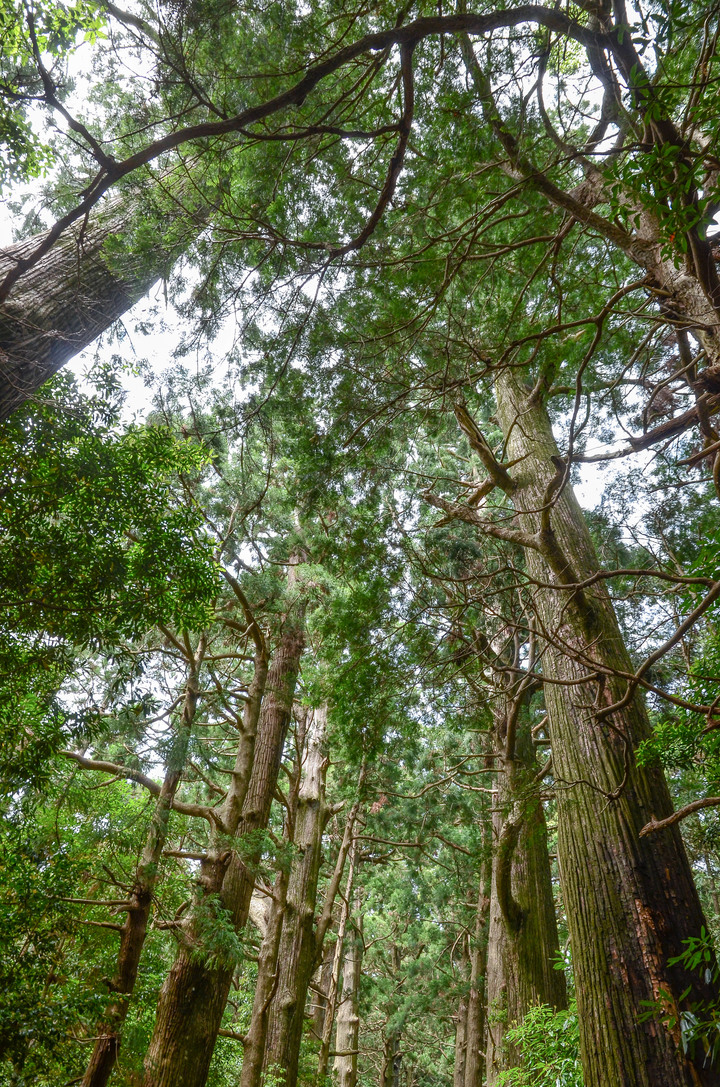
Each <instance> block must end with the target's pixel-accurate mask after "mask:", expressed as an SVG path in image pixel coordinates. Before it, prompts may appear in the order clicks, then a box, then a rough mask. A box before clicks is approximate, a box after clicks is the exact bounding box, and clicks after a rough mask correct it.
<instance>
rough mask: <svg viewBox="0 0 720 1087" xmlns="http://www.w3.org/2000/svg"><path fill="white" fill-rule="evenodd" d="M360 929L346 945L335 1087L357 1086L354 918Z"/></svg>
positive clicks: (357, 941) (359, 948)
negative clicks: (355, 928) (355, 925)
mask: <svg viewBox="0 0 720 1087" xmlns="http://www.w3.org/2000/svg"><path fill="white" fill-rule="evenodd" d="M357 905H358V904H357V903H356V909H357ZM357 917H358V919H357V925H358V926H359V927H358V928H357V930H356V932H354V933H353V936H352V938H351V939H350V940H348V941H347V942H346V944H345V957H344V961H343V975H342V977H343V981H342V999H341V1001H340V1004H339V1005H338V1010H337V1024H336V1029H335V1052H336V1056H335V1064H334V1069H335V1071H336V1072H337V1082H338V1087H356V1085H357V1081H358V1044H359V1041H360V1014H359V1011H358V995H359V992H360V976H361V971H362V953H363V940H362V917H361V916H360V915H359V913H358V915H357Z"/></svg>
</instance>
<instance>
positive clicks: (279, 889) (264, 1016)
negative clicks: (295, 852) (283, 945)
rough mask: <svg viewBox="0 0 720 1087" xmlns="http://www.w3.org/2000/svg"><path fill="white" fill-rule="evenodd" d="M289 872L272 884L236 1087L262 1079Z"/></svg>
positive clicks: (252, 1086)
mask: <svg viewBox="0 0 720 1087" xmlns="http://www.w3.org/2000/svg"><path fill="white" fill-rule="evenodd" d="M289 877H290V873H289V871H288V870H287V868H282V869H281V870H280V872H279V873H278V877H277V879H276V880H275V885H274V887H273V900H272V903H271V906H270V911H269V914H268V918H267V924H266V929H265V933H264V935H263V941H262V944H261V946H260V955H259V958H258V972H257V984H256V985H255V996H254V999H253V1009H252V1016H251V1019H250V1028H249V1030H248V1032H247V1034H246V1036H245V1044H244V1045H243V1062H242V1072H241V1076H240V1087H256V1085H257V1084H259V1083H260V1082H261V1080H262V1069H263V1058H264V1056H265V1038H266V1037H267V1023H268V1015H269V1010H270V1004H271V1001H272V998H273V996H274V995H275V991H276V988H277V980H278V975H277V966H278V953H279V951H280V936H281V934H282V927H283V916H284V913H285V903H286V901H287V888H288V880H289Z"/></svg>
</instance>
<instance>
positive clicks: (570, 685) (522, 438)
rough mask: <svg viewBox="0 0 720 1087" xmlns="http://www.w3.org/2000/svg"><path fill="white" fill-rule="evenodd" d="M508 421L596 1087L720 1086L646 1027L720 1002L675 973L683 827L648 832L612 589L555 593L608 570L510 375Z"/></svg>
mask: <svg viewBox="0 0 720 1087" xmlns="http://www.w3.org/2000/svg"><path fill="white" fill-rule="evenodd" d="M496 391H497V403H498V417H499V420H500V423H501V426H502V429H503V431H504V433H505V435H506V439H507V447H508V455H509V458H510V459H511V460H514V459H516V458H519V463H518V464H517V465H516V466H515V467H514V468H513V470H512V475H513V478H514V480H515V481H516V489H515V491H514V493H513V495H512V499H513V502H514V505H515V508H516V510H517V511H518V512H519V514H520V517H519V522H520V525H521V527H522V529H523V530H524V531H525V532H527V533H533V534H534V541H535V547H529V546H528V547H527V550H526V554H527V563H528V569H529V572H530V574H531V576H532V577H533V578H535V579H536V580H537V581H538V582H541V583H545V584H549V585H550V587H549V588H544V587H542V586H538V587H536V589H535V591H534V597H535V604H536V608H537V612H538V616H539V619H540V622H541V624H542V628H543V629H542V632H541V633H542V635H543V638H544V640H545V649H544V652H543V674H544V676H545V698H546V704H547V708H548V714H549V728H550V736H551V740H552V750H553V759H554V771H555V777H556V781H557V785H558V813H559V840H558V854H559V863H560V874H561V880H562V886H563V897H564V900H565V905H566V909H567V917H568V925H569V929H570V936H571V943H572V951H573V959H574V965H575V974H576V981H577V992H578V1009H579V1016H580V1023H581V1047H582V1058H583V1069H584V1075H585V1083H586V1085H587V1087H657V1085H658V1084H662V1085H663V1087H690V1085H691V1084H694V1085H697V1084H703V1085H711V1084H718V1083H720V1074H719V1073H718V1072H717V1071H714V1070H708V1069H705V1068H703V1067H702V1064H703V1061H702V1056H698V1057H697V1059H696V1060H695V1061H693V1060H691V1059H688V1058H687V1057H686V1056H685V1055H684V1054H683V1052H682V1048H681V1045H680V1039H679V1036H678V1035H679V1032H678V1031H677V1030H675V1031H671V1030H669V1029H668V1028H667V1027H665V1026H664V1025H662V1024H661V1023H660V1022H659V1021H658V1020H657V1019H655V1018H650V1019H647V1020H646V1021H645V1022H640V1021H639V1020H640V1015H641V1014H642V1011H643V1007H644V1006H643V1001H651V1002H655V1001H658V1000H664V999H665V998H664V997H662V996H661V993H662V992H667V993H668V994H670V997H669V1003H670V1007H669V1008H668V1011H669V1012H672V1011H673V1010H676V1007H677V1002H678V1001H679V999H680V996H681V994H682V993H683V991H684V990H685V989H686V987H688V986H689V987H690V996H689V998H688V1000H690V1001H692V1000H706V999H709V998H712V999H715V1000H717V993H716V992H715V991H714V990H713V989H711V988H710V987H709V986H706V985H704V984H703V983H702V979H701V978H699V977H698V976H696V975H694V974H689V973H688V972H687V971H685V970H684V969H683V968H682V967H681V966H679V965H678V966H675V967H669V966H668V959H669V958H671V957H673V956H676V955H678V954H679V953H680V952H681V951H682V950H683V946H682V942H683V940H685V939H687V938H688V937H690V936H697V935H698V934H699V932H700V929H701V927H702V925H703V924H704V923H705V922H704V918H703V914H702V909H701V907H700V902H699V900H698V896H697V893H696V890H695V887H694V884H693V880H692V875H691V872H690V867H689V864H688V861H687V857H686V854H685V850H684V847H683V844H682V841H681V838H680V834H679V832H678V829H677V827H676V826H675V827H672V828H670V829H668V830H666V831H664V832H663V833H662V835H656V836H655V838H654V839H653V840H652V841H651V840H650V839H648V838H640V837H639V831H640V828H641V827H642V826H644V825H645V823H647V822H648V821H649V820H650V819H651V818H652V817H659V818H660V817H662V816H664V815H667V814H669V812H670V811H671V803H670V798H669V794H668V789H667V785H666V783H665V780H664V778H663V775H662V773H661V772H660V771H659V770H657V769H642V768H640V767H638V766H637V765H636V763H635V759H634V754H633V753H634V749H635V747H636V745H637V743H638V741H640V740H642V739H643V738H644V737H645V736H647V735H648V731H649V724H648V719H647V713H646V710H645V707H644V703H643V700H642V698H641V697H637V696H635V697H632V698H630V699H629V700H628V701H627V703H626V704H625V705H623V706H622V708H618V709H616V710H612V711H610V712H606V713H605V715H604V716H602V714H603V711H608V709H609V707H610V706H612V705H614V704H615V703H616V702H619V701H620V700H621V699H622V698H623V696H624V695H625V693H626V690H627V684H626V681H625V680H624V679H622V678H619V677H617V676H615V675H613V670H620V671H622V672H625V673H627V672H631V671H632V668H631V664H630V660H629V658H628V654H627V650H626V648H625V645H624V643H623V640H622V636H621V634H620V630H619V627H618V624H617V619H616V616H615V613H614V610H613V607H612V604H611V601H610V599H609V597H608V595H607V592H606V591H605V589H604V586H603V585H602V584H599V583H598V584H595V585H593V586H591V587H589V588H586V589H583V590H581V591H575V592H572V591H569V590H564V589H558V588H554V587H553V584H555V585H557V584H572V583H575V582H577V580H578V579H579V578H585V577H587V576H588V575H591V574H593V572H594V571H596V570H597V568H598V564H597V559H596V556H595V553H594V549H593V546H592V541H591V539H590V535H589V532H588V529H587V526H586V524H585V520H584V518H583V515H582V511H581V510H580V508H579V506H578V504H577V502H576V500H575V498H574V496H573V493H572V490H571V488H570V487H569V486H568V485H566V486H565V487H564V488H563V490H562V492H561V493H560V494H559V495H557V494H555V503H554V506H553V509H552V513H551V515H550V517H549V521H548V519H547V518H543V516H542V514H541V513H540V512H539V511H541V510H542V509H543V508H544V507H546V506H547V504H548V496H549V495H552V487H553V480H558V464H559V462H558V461H557V460H556V461H555V463H553V460H552V458H553V457H555V458H557V455H558V451H557V447H556V445H555V441H554V438H553V435H552V429H551V425H550V421H549V418H548V415H547V412H546V410H545V408H544V407H543V406H542V405H541V404H540V403H539V402H531V401H530V400H529V397H528V393H527V390H526V388H525V387H524V386H523V385H522V383H521V382H520V381H519V379H518V378H517V376H516V375H515V374H514V373H511V372H507V371H506V372H504V373H502V374H500V375H499V376H498V378H497V382H496Z"/></svg>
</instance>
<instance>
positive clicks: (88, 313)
mask: <svg viewBox="0 0 720 1087" xmlns="http://www.w3.org/2000/svg"><path fill="white" fill-rule="evenodd" d="M171 183H172V182H171V181H170V180H169V181H168V182H167V184H168V185H170V184H171ZM154 195H156V196H157V205H158V206H157V207H152V206H150V202H149V201H145V202H144V203H143V204H142V206H141V201H140V198H139V197H138V194H137V192H136V191H135V192H132V193H128V194H127V195H125V196H123V197H114V198H113V199H111V200H109V201H108V203H107V206H106V207H105V208H104V209H103V210H102V211H100V212H97V213H96V214H95V215H94V216H93V217H92V218H91V219H90V221H89V223H87V224H85V225H82V224H76V225H75V226H74V227H72V228H70V229H69V230H68V231H67V232H66V233H65V234H63V235H62V236H61V237H60V239H59V240H58V241H57V242H56V243H55V245H54V246H53V247H52V249H50V251H49V252H48V253H46V254H45V256H44V257H43V258H42V259H41V260H40V261H39V262H38V264H36V265H35V266H34V267H32V268H30V269H29V270H28V271H27V272H25V274H24V275H22V276H21V278H20V279H19V280H18V282H17V284H16V285H15V287H14V289H13V291H12V293H11V294H10V296H9V298H8V300H7V301H6V302H5V303H4V304H3V305H2V306H0V420H2V419H6V418H7V416H8V415H9V414H10V413H11V412H12V411H14V410H15V408H17V407H18V406H19V405H20V404H22V403H24V401H26V400H28V399H29V398H30V397H31V396H33V394H34V393H36V392H37V390H38V389H39V388H40V386H41V385H42V384H43V383H44V382H45V381H47V380H48V378H50V377H52V376H53V374H55V373H57V371H58V370H59V369H60V368H61V367H62V366H64V365H65V363H66V362H68V361H69V360H70V359H71V358H72V357H73V355H76V354H77V353H78V352H79V351H82V350H83V348H85V347H87V346H88V345H89V344H91V343H92V342H93V340H95V339H97V337H98V336H99V335H100V334H101V333H102V332H104V331H105V330H106V329H107V328H109V327H110V325H111V324H113V322H114V321H117V320H118V319H119V318H120V317H122V316H123V314H124V313H126V312H127V311H128V310H129V309H130V308H131V306H134V305H135V303H136V302H138V301H139V300H140V299H141V298H142V297H143V295H145V294H146V293H147V292H148V291H149V289H150V287H152V285H153V283H156V282H157V280H158V279H160V278H161V276H163V275H166V274H167V273H168V272H169V270H170V269H171V268H172V265H173V264H174V263H175V261H176V260H177V259H178V257H179V256H180V255H181V254H182V253H183V252H184V251H185V250H186V249H187V248H188V247H189V246H190V244H191V243H192V241H193V240H194V238H195V237H196V236H197V234H198V233H199V231H200V229H201V228H202V225H203V223H204V221H205V219H206V217H207V211H206V209H202V208H198V207H197V200H196V201H195V204H196V206H195V207H192V206H185V207H183V206H182V205H180V206H179V205H178V194H177V193H176V194H175V198H174V199H171V198H168V199H167V206H166V207H164V208H163V206H162V205H163V201H164V200H165V196H164V194H163V188H162V187H161V186H160V185H159V184H158V185H157V186H156V192H155V193H154ZM151 223H152V224H154V225H156V227H157V231H156V234H155V237H154V239H153V244H152V248H149V247H147V246H146V247H145V248H144V250H143V252H142V253H140V254H138V253H135V254H133V253H132V252H131V246H130V244H129V239H131V238H132V236H133V234H134V233H135V231H136V230H138V229H139V228H143V229H147V228H148V226H149V225H150V224H151ZM44 236H45V235H43V234H40V235H36V236H35V237H32V238H28V239H26V240H25V241H22V242H18V243H17V244H16V245H13V246H10V247H9V248H8V249H4V250H2V251H0V280H1V279H3V278H4V276H5V275H6V273H7V272H9V271H10V270H12V269H13V268H15V267H17V264H18V263H19V262H22V261H23V260H24V259H26V258H27V257H28V255H30V254H31V253H32V252H33V250H34V249H35V248H36V247H37V245H38V243H39V242H41V241H42V240H43V238H44ZM118 237H120V238H122V239H123V241H122V243H121V244H120V245H118V244H115V242H114V240H115V239H116V238H118ZM123 246H125V247H126V248H123Z"/></svg>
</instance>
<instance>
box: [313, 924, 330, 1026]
mask: <svg viewBox="0 0 720 1087" xmlns="http://www.w3.org/2000/svg"><path fill="white" fill-rule="evenodd" d="M335 945H336V941H335V940H329V941H328V942H327V943H326V944H325V949H324V951H323V959H322V962H321V964H320V966H319V967H318V969H317V971H316V973H315V985H314V986H311V989H312V992H313V1006H312V1015H311V1020H312V1032H313V1034H314V1036H315V1037H316V1038H317V1039H318V1041H322V1036H323V1031H324V1030H325V1015H326V1013H327V1009H328V993H329V992H330V979H331V977H332V968H333V960H334V958H335Z"/></svg>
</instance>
